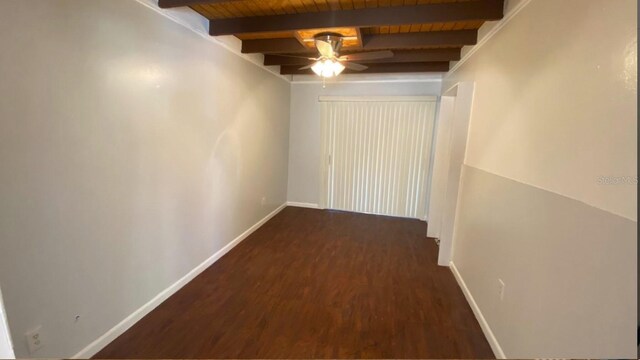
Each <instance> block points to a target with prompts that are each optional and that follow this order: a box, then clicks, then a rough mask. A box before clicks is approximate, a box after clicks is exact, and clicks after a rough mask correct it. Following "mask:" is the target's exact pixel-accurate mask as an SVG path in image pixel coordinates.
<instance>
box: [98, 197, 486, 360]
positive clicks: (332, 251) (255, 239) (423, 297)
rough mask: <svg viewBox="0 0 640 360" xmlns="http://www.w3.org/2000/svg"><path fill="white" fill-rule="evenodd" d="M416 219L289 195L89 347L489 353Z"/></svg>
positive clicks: (117, 353) (130, 353)
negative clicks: (302, 202) (133, 320)
mask: <svg viewBox="0 0 640 360" xmlns="http://www.w3.org/2000/svg"><path fill="white" fill-rule="evenodd" d="M425 234H426V224H425V223H424V222H421V221H417V220H410V219H400V218H392V217H384V216H374V215H363V214H355V213H347V212H337V211H324V210H312V209H303V208H295V207H288V208H286V209H284V210H283V211H282V212H280V213H279V214H278V215H277V216H275V217H274V218H273V219H271V220H270V221H269V222H267V223H266V224H265V225H263V226H262V227H261V228H260V229H258V230H257V231H256V232H254V233H253V234H252V235H251V236H250V237H248V238H247V239H245V240H244V241H243V242H242V243H240V244H239V245H238V246H236V247H235V248H234V249H233V250H231V251H230V252H229V253H228V254H227V255H225V256H224V257H222V258H221V259H220V260H218V262H216V263H215V264H213V265H212V266H211V267H209V268H208V269H207V270H205V271H204V272H203V273H202V274H200V275H199V276H198V277H197V278H195V279H194V280H193V281H191V282H190V283H189V284H187V285H186V286H185V287H184V288H182V289H181V290H180V291H179V292H177V293H176V294H175V295H173V296H171V297H170V298H169V299H167V301H165V302H164V303H162V304H161V305H160V306H158V307H157V308H156V309H155V310H153V311H152V312H151V313H149V314H148V315H147V316H146V317H144V318H143V319H142V320H140V321H139V322H138V323H137V324H135V325H134V326H133V327H132V328H131V329H129V330H128V331H126V332H125V333H124V334H123V335H121V336H120V337H119V338H117V339H116V340H115V341H113V342H112V343H111V344H109V345H108V346H107V347H106V348H105V349H103V350H102V351H101V352H99V353H98V354H97V355H96V356H95V357H96V358H493V353H492V352H491V349H490V347H489V344H488V343H487V341H486V339H485V338H484V336H483V334H482V331H481V329H480V326H479V325H478V322H477V321H476V319H475V317H474V315H473V313H472V311H471V308H470V307H469V305H468V304H467V302H466V300H465V298H464V295H463V294H462V291H461V290H460V288H459V287H458V285H457V283H456V281H455V279H454V277H453V275H452V274H451V272H450V271H449V269H447V268H443V267H438V266H437V264H436V263H437V246H436V245H435V243H434V241H433V240H432V239H427V238H426V237H425Z"/></svg>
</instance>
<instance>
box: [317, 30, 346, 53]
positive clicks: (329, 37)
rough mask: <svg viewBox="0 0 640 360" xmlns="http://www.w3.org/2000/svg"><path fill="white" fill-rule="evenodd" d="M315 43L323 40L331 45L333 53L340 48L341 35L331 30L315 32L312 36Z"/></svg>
mask: <svg viewBox="0 0 640 360" xmlns="http://www.w3.org/2000/svg"><path fill="white" fill-rule="evenodd" d="M313 38H314V40H315V41H316V44H317V42H318V41H323V42H326V43H328V44H330V45H331V47H332V48H333V52H334V53H336V54H337V53H338V52H339V51H340V49H341V48H342V35H340V34H338V33H333V32H322V33H319V34H316V35H315V36H314V37H313Z"/></svg>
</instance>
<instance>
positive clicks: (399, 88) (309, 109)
mask: <svg viewBox="0 0 640 360" xmlns="http://www.w3.org/2000/svg"><path fill="white" fill-rule="evenodd" d="M440 87H441V82H440V80H439V79H437V78H434V79H433V80H432V81H422V82H360V83H357V82H342V83H340V82H338V83H330V84H327V86H326V88H324V89H323V88H322V84H320V83H293V84H292V85H291V127H290V136H289V149H290V151H289V187H288V198H287V199H288V201H291V202H299V203H307V204H314V205H317V204H318V203H319V201H320V198H319V197H320V195H319V192H320V145H321V144H320V136H321V131H320V130H321V129H320V103H319V102H318V97H319V96H414V95H415V96H417V95H420V96H424V95H439V94H440Z"/></svg>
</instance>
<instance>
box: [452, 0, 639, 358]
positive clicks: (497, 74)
mask: <svg viewBox="0 0 640 360" xmlns="http://www.w3.org/2000/svg"><path fill="white" fill-rule="evenodd" d="M524 4H526V5H525V6H524V7H523V8H521V10H520V11H519V12H518V13H517V14H516V15H515V16H513V17H512V18H511V19H510V21H508V22H507V23H506V25H504V26H503V27H501V28H500V30H499V31H498V32H497V33H495V34H494V35H493V36H492V37H491V38H490V39H489V40H488V41H487V42H486V43H484V44H483V45H482V46H481V47H480V48H479V49H477V50H476V51H475V53H473V55H472V56H471V57H469V58H468V60H466V61H464V62H463V63H462V64H461V65H459V68H457V70H455V71H454V72H453V73H451V74H450V75H448V76H447V77H446V78H445V79H444V82H443V88H449V87H450V86H452V85H453V84H456V83H459V82H473V83H474V84H475V93H474V99H473V105H472V109H471V121H470V128H469V138H468V145H467V150H466V157H465V164H466V167H465V169H466V170H465V171H464V172H463V174H462V185H461V195H460V197H459V199H458V212H459V214H460V215H459V218H458V219H456V222H455V230H454V244H453V246H454V255H453V261H454V263H455V264H456V266H457V268H458V269H459V270H460V274H461V276H462V278H463V279H464V281H465V282H466V284H467V286H468V288H469V289H470V292H471V295H472V296H473V297H474V298H475V299H476V301H477V303H478V306H479V309H480V310H481V312H482V313H483V314H484V317H485V319H486V321H487V323H488V325H489V326H490V328H491V329H492V331H493V333H494V334H495V336H496V339H497V341H498V343H499V345H500V346H501V347H502V349H503V350H504V353H505V354H506V356H507V357H522V358H530V357H542V358H545V357H561V358H569V357H577V358H582V357H591V358H625V357H635V356H636V355H637V354H636V311H637V309H636V296H637V295H636V287H637V285H636V270H634V269H635V268H636V263H637V259H636V250H637V236H636V235H637V234H636V232H635V230H634V229H635V225H636V224H637V213H636V205H637V192H636V180H635V179H636V176H637V165H636V161H637V155H636V151H637V135H636V134H637V117H636V106H637V101H636V93H637V79H636V63H637V55H636V42H637V35H636V30H637V19H636V3H635V1H632V0H615V1H611V0H565V1H555V0H535V1H530V2H528V3H524ZM567 24H571V25H570V26H567ZM532 29H535V30H532ZM469 169H472V170H469ZM478 174H480V175H478ZM627 177H628V178H627ZM499 278H502V279H503V280H504V281H505V283H506V290H505V295H504V296H505V299H504V300H503V301H501V300H500V298H499V295H498V289H499V288H498V279H499Z"/></svg>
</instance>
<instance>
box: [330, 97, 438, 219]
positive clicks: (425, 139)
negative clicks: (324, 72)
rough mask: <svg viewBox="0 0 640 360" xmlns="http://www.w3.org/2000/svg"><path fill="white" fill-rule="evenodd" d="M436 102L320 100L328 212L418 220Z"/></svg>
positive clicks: (424, 202)
mask: <svg viewBox="0 0 640 360" xmlns="http://www.w3.org/2000/svg"><path fill="white" fill-rule="evenodd" d="M435 109H436V98H435V97H417V98H397V99H391V98H384V99H375V98H374V99H371V98H363V99H349V98H343V99H331V98H329V99H325V101H323V105H322V132H323V134H322V135H323V136H322V137H323V148H322V152H323V154H324V157H323V158H324V163H323V169H322V170H323V172H322V173H323V177H324V181H323V183H322V189H321V190H322V199H323V200H324V204H322V205H323V206H324V207H326V208H329V209H337V210H346V211H355V212H363V213H373V214H381V215H392V216H402V217H410V218H419V219H424V218H425V216H426V211H427V201H428V199H427V197H428V194H427V189H428V181H429V169H430V160H431V143H432V138H433V127H434V121H435Z"/></svg>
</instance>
